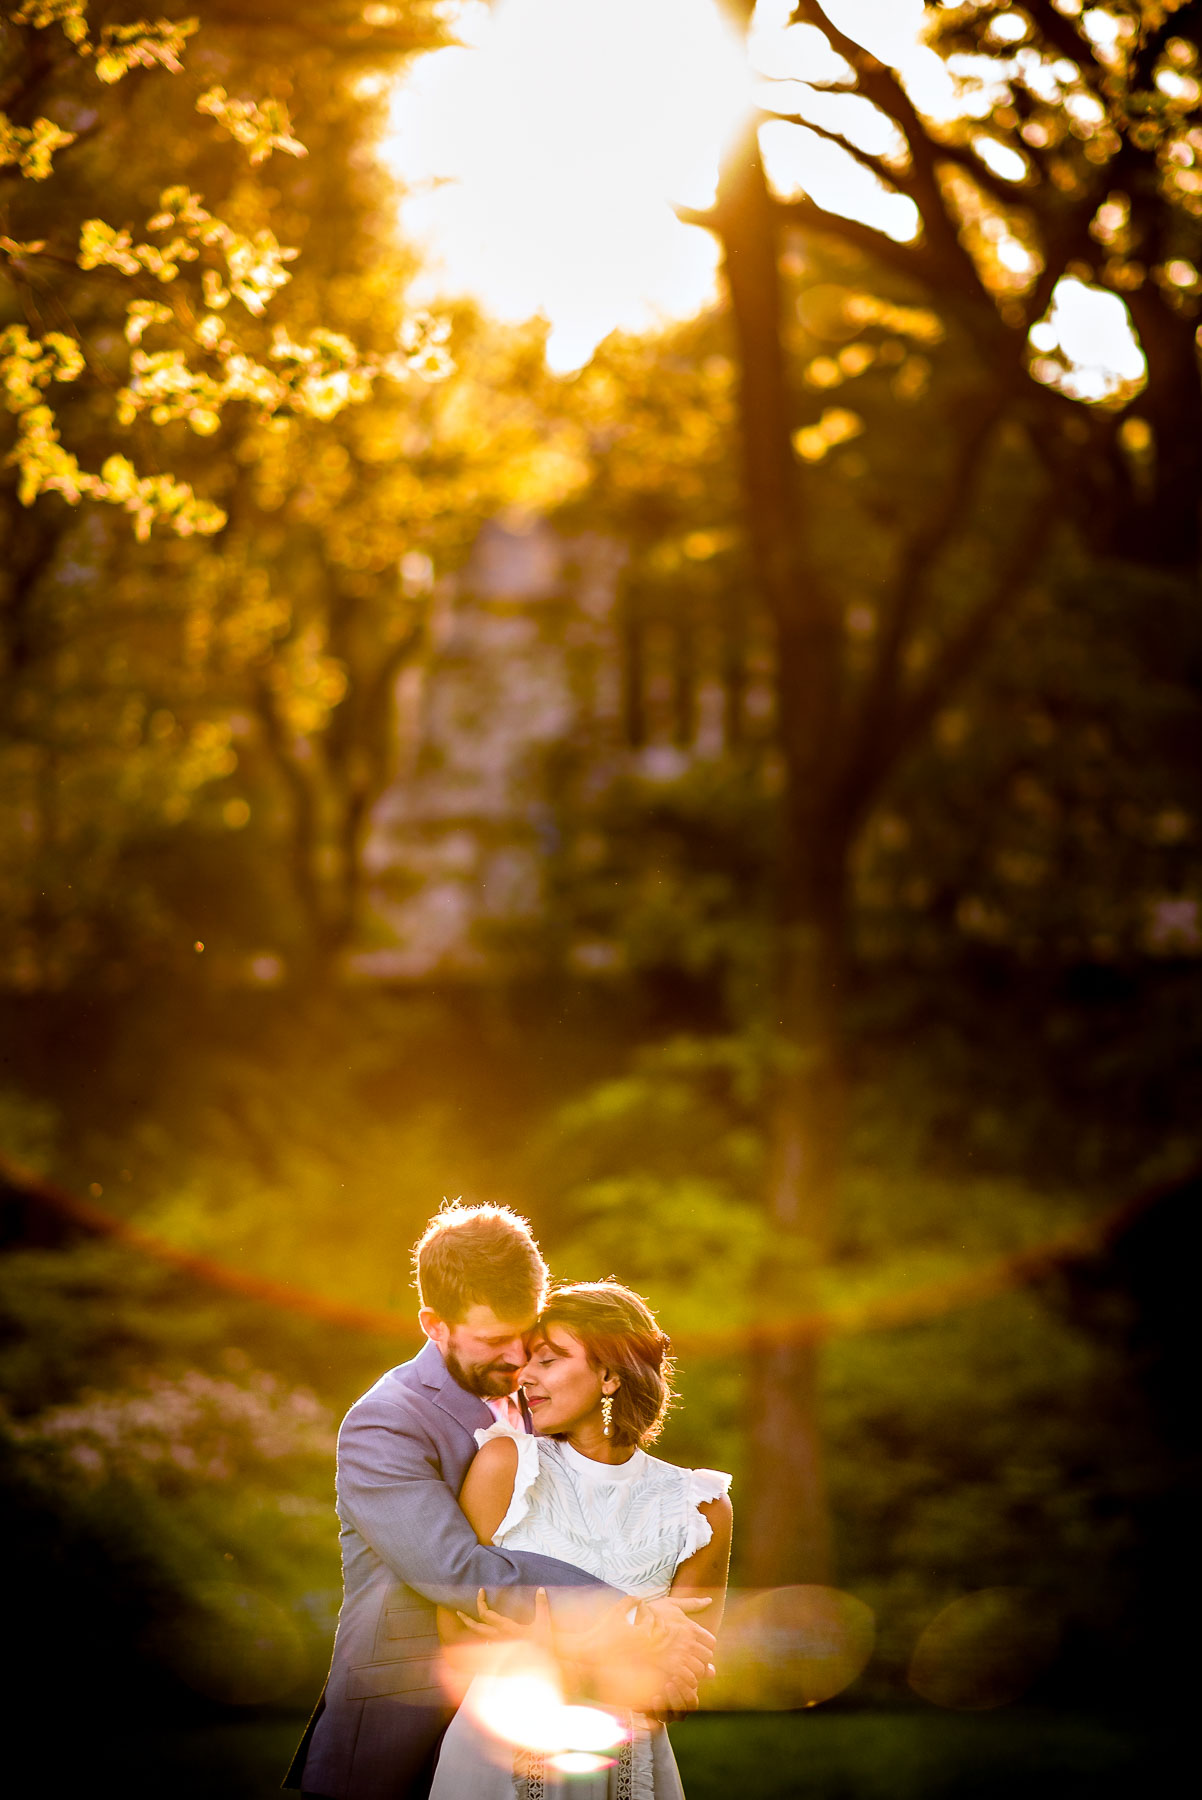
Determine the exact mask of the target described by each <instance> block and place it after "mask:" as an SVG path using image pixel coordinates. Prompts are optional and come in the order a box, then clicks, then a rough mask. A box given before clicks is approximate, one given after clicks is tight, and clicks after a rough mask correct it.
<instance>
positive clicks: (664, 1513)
mask: <svg viewBox="0 0 1202 1800" xmlns="http://www.w3.org/2000/svg"><path fill="white" fill-rule="evenodd" d="M414 1262H415V1267H416V1275H417V1289H418V1295H419V1299H420V1304H421V1311H420V1313H419V1315H418V1317H419V1320H420V1323H421V1327H422V1330H423V1331H424V1332H425V1335H426V1338H427V1340H428V1341H427V1343H426V1344H425V1346H424V1348H423V1349H422V1351H421V1352H420V1354H419V1355H417V1356H416V1357H414V1359H413V1361H412V1362H408V1363H404V1364H402V1366H401V1367H400V1368H397V1369H392V1370H390V1371H389V1373H388V1374H386V1375H383V1376H381V1378H380V1380H379V1381H377V1382H376V1384H375V1386H374V1387H373V1388H371V1389H370V1390H369V1392H368V1393H366V1394H365V1395H364V1396H363V1398H362V1399H361V1400H358V1401H356V1403H355V1405H354V1406H352V1408H351V1410H350V1412H349V1413H348V1414H347V1416H346V1419H345V1420H344V1422H343V1425H342V1430H341V1432H340V1434H339V1439H338V1516H339V1519H340V1521H341V1526H342V1561H343V1581H344V1597H343V1603H342V1610H341V1613H340V1615H339V1619H338V1634H337V1637H336V1639H335V1642H334V1657H333V1663H332V1665H331V1668H330V1674H329V1679H328V1681H327V1683H326V1689H325V1693H324V1695H323V1696H322V1699H321V1702H320V1704H319V1706H318V1709H317V1712H316V1713H315V1715H314V1718H313V1721H312V1723H311V1724H310V1727H309V1730H308V1731H307V1733H306V1735H305V1739H304V1741H303V1743H302V1744H301V1746H300V1749H299V1750H298V1751H297V1754H296V1757H295V1759H294V1761H293V1765H292V1768H291V1770H290V1771H289V1774H288V1777H287V1781H286V1783H285V1785H286V1786H289V1787H299V1788H300V1789H301V1790H302V1792H303V1793H304V1794H306V1795H310V1796H318V1797H326V1800H402V1796H404V1797H406V1800H407V1797H409V1796H414V1797H415V1800H426V1797H427V1796H428V1797H429V1800H515V1797H516V1800H538V1797H540V1796H543V1795H547V1796H550V1795H552V1794H556V1793H560V1792H562V1793H565V1794H566V1793H567V1791H568V1790H569V1788H570V1789H571V1791H572V1793H573V1794H574V1795H577V1796H578V1797H579V1800H586V1797H587V1800H616V1797H617V1796H627V1795H629V1796H633V1797H634V1800H680V1797H681V1792H682V1790H681V1786H680V1778H679V1775H678V1774H677V1770H676V1763H675V1760H674V1758H673V1755H672V1750H671V1746H670V1745H669V1742H668V1737H667V1733H666V1731H665V1730H664V1727H663V1724H662V1722H660V1721H661V1717H662V1715H664V1714H668V1715H671V1714H674V1713H679V1712H684V1711H688V1710H689V1709H690V1708H692V1707H694V1706H696V1704H697V1692H698V1684H699V1682H700V1681H701V1680H703V1679H704V1677H705V1676H706V1674H707V1673H709V1672H710V1670H711V1668H712V1655H713V1649H714V1636H713V1631H711V1630H710V1629H707V1627H710V1626H712V1627H713V1630H715V1631H716V1629H717V1618H718V1615H719V1614H720V1612H721V1606H722V1600H723V1596H724V1594H725V1589H726V1570H727V1564H728V1561H729V1556H730V1537H731V1508H730V1501H729V1500H728V1498H727V1489H728V1487H729V1486H730V1477H729V1476H728V1475H720V1474H717V1473H715V1472H714V1471H713V1470H709V1469H681V1468H677V1467H676V1466H675V1465H674V1464H672V1463H667V1462H661V1461H660V1460H659V1459H658V1458H656V1457H653V1456H649V1455H648V1454H647V1451H646V1450H645V1449H644V1447H643V1446H644V1445H645V1444H647V1443H649V1442H651V1441H652V1440H653V1439H654V1438H655V1436H656V1434H657V1432H658V1430H659V1427H660V1424H661V1422H662V1420H663V1416H664V1413H665V1411H666V1409H667V1406H668V1402H669V1400H670V1398H671V1388H670V1373H671V1366H670V1363H669V1360H668V1356H667V1350H668V1341H667V1339H666V1338H665V1336H664V1335H663V1333H662V1332H661V1331H660V1330H659V1327H658V1326H657V1324H656V1322H655V1319H654V1317H653V1316H652V1314H651V1312H650V1310H649V1309H648V1307H647V1306H646V1305H645V1304H644V1302H643V1301H642V1300H640V1299H639V1298H638V1296H637V1295H636V1294H632V1293H630V1292H629V1290H628V1289H626V1288H624V1287H621V1286H619V1285H618V1283H616V1282H613V1281H601V1282H592V1283H587V1284H582V1285H579V1286H574V1287H561V1288H558V1289H555V1290H553V1291H551V1292H550V1294H549V1296H548V1271H547V1267H546V1264H545V1263H544V1262H543V1259H542V1257H541V1255H540V1254H539V1251H538V1247H537V1245H536V1244H535V1242H534V1240H533V1238H532V1237H531V1235H530V1230H529V1227H528V1226H527V1225H526V1222H525V1221H524V1220H523V1219H520V1218H519V1217H518V1216H517V1215H516V1214H515V1213H512V1212H510V1211H509V1210H508V1209H507V1208H505V1207H499V1206H474V1207H464V1206H460V1205H454V1206H449V1207H444V1209H443V1210H442V1212H440V1213H439V1214H438V1215H437V1216H436V1217H435V1218H434V1219H433V1220H432V1221H431V1222H430V1225H429V1226H428V1228H427V1230H426V1231H425V1233H424V1235H423V1236H422V1238H421V1239H420V1240H419V1242H418V1244H417V1246H416V1249H415V1251H414ZM694 1615H700V1616H694ZM702 1619H704V1623H702ZM481 1640H484V1643H483V1647H481ZM524 1649H525V1650H528V1651H529V1653H530V1655H531V1656H534V1657H536V1658H537V1657H539V1656H541V1657H542V1658H543V1659H544V1663H545V1664H546V1665H547V1666H551V1663H552V1659H554V1661H553V1666H554V1668H555V1670H556V1673H557V1679H558V1681H559V1683H560V1685H561V1686H562V1688H563V1690H564V1691H565V1694H566V1698H567V1699H568V1700H573V1699H576V1698H583V1697H587V1698H588V1699H590V1700H591V1701H593V1702H594V1704H595V1706H596V1707H597V1708H601V1709H605V1710H607V1711H608V1712H609V1714H610V1716H611V1717H612V1718H614V1719H615V1720H616V1721H617V1722H618V1723H619V1724H620V1725H621V1726H624V1730H622V1732H621V1740H622V1741H621V1742H620V1744H618V1745H615V1746H613V1747H612V1748H611V1749H610V1750H609V1754H608V1756H606V1757H601V1756H594V1757H592V1758H590V1757H589V1756H587V1755H584V1754H578V1755H574V1756H571V1755H569V1756H566V1757H565V1756H559V1757H557V1756H555V1755H554V1754H552V1750H551V1748H549V1747H548V1743H547V1742H546V1741H545V1734H544V1742H543V1744H542V1746H541V1748H540V1745H539V1743H538V1742H531V1741H530V1739H532V1738H537V1737H538V1736H539V1733H538V1732H537V1730H536V1731H528V1732H525V1733H523V1729H522V1724H521V1717H520V1714H521V1709H522V1707H523V1706H526V1707H527V1708H528V1707H529V1697H530V1692H531V1688H530V1683H529V1682H528V1681H527V1682H522V1681H521V1680H512V1679H511V1681H510V1683H509V1685H508V1687H507V1686H506V1683H505V1681H504V1680H503V1679H502V1680H498V1679H497V1678H496V1673H495V1670H496V1666H497V1665H496V1664H495V1663H494V1664H493V1670H494V1672H493V1675H492V1677H491V1678H490V1676H489V1674H488V1673H487V1670H486V1668H485V1665H483V1664H479V1663H478V1664H477V1666H478V1668H480V1670H481V1672H480V1673H478V1674H477V1677H476V1680H475V1682H474V1683H473V1684H472V1686H470V1687H468V1689H467V1693H466V1698H463V1699H462V1704H460V1705H459V1706H458V1708H457V1709H456V1707H455V1704H454V1698H453V1697H452V1695H451V1692H450V1689H449V1686H448V1676H447V1670H448V1668H450V1669H454V1668H455V1667H456V1665H457V1664H458V1665H459V1667H460V1668H462V1667H463V1665H464V1664H465V1663H467V1664H468V1665H470V1664H471V1660H472V1656H473V1654H474V1655H475V1656H476V1657H477V1658H479V1657H481V1656H483V1657H485V1658H487V1657H489V1656H496V1655H500V1656H502V1658H503V1657H504V1656H506V1655H508V1656H510V1657H511V1658H512V1657H513V1656H514V1655H517V1656H518V1658H519V1661H518V1662H517V1663H514V1662H512V1661H511V1662H510V1664H509V1666H510V1667H511V1668H514V1667H526V1668H529V1667H531V1666H537V1664H535V1665H532V1664H530V1663H529V1662H527V1663H525V1664H522V1663H521V1661H520V1658H521V1655H522V1654H523V1651H524ZM468 1672H469V1674H470V1668H469V1671H468ZM466 1679H467V1677H466V1676H464V1680H466ZM544 1691H545V1690H544ZM473 1696H475V1699H474V1698H473ZM456 1697H461V1696H456ZM485 1698H487V1700H488V1705H485V1704H484V1703H483V1702H484V1699H485ZM507 1714H508V1716H507ZM571 1716H572V1717H574V1718H577V1719H578V1718H580V1717H582V1716H585V1715H583V1714H582V1713H581V1712H580V1711H579V1710H575V1711H572V1712H571ZM592 1716H593V1717H594V1718H595V1717H596V1716H598V1715H596V1714H594V1715H592ZM524 1738H525V1741H523V1739H524ZM587 1748H588V1746H587V1745H586V1746H582V1749H587ZM590 1764H592V1765H603V1766H601V1767H599V1768H597V1767H594V1768H593V1770H592V1772H588V1766H589V1765H590Z"/></svg>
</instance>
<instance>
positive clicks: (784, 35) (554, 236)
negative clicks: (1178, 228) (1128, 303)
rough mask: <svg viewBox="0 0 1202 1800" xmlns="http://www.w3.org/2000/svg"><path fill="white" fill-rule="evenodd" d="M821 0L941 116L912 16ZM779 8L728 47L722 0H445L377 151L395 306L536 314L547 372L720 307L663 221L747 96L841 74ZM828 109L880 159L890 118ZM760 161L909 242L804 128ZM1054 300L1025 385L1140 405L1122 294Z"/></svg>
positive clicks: (696, 244)
mask: <svg viewBox="0 0 1202 1800" xmlns="http://www.w3.org/2000/svg"><path fill="white" fill-rule="evenodd" d="M827 6H828V11H829V13H830V16H831V18H832V19H833V20H834V21H835V22H836V23H837V24H839V25H840V26H841V27H843V28H844V29H845V30H846V31H848V32H849V34H850V35H852V36H854V37H855V38H857V39H858V40H859V42H861V43H862V44H864V45H866V46H867V47H868V48H869V49H871V50H872V51H873V52H874V54H876V55H878V56H880V57H881V58H882V59H884V60H885V61H887V62H889V63H891V64H892V66H893V67H895V68H896V69H898V70H899V71H900V72H901V74H902V78H903V80H904V82H905V84H906V87H907V89H908V90H909V92H910V93H911V95H912V96H913V98H914V99H915V101H916V103H917V104H918V105H919V106H920V107H921V108H922V110H923V111H924V112H925V113H927V114H928V115H930V116H933V117H952V116H953V115H954V114H955V112H956V110H957V108H958V107H959V105H960V104H961V102H960V98H959V95H958V91H957V89H956V85H955V83H954V81H953V80H952V79H951V77H950V75H949V73H948V70H947V67H946V66H945V64H944V63H943V62H942V60H941V59H940V58H939V57H938V56H937V55H936V53H935V52H934V50H932V49H931V48H930V47H929V46H928V45H926V44H925V43H924V42H923V20H924V6H923V0H827ZM792 11H793V5H792V0H758V4H757V6H756V8H755V12H754V17H753V20H752V26H751V31H750V33H749V36H748V39H747V41H746V42H742V41H740V39H739V38H738V36H737V35H736V34H735V32H734V30H733V28H732V26H731V25H730V23H729V21H728V19H727V18H726V17H725V16H724V13H723V10H722V8H721V6H720V5H719V3H718V0H494V4H492V5H488V4H486V3H485V0H458V3H457V4H454V5H453V7H452V8H451V23H452V28H453V30H454V32H455V35H456V37H457V38H458V39H459V43H458V44H457V45H456V46H455V47H451V48H448V49H444V50H437V51H433V52H431V53H430V54H428V55H426V56H423V57H419V58H418V59H417V61H416V62H415V64H414V65H413V67H412V69H411V70H410V72H409V73H408V75H407V76H406V77H404V78H403V80H402V81H401V83H400V84H399V85H398V87H397V88H396V90H395V92H394V95H393V100H392V105H391V109H390V124H389V127H388V130H387V132H386V134H385V137H384V139H383V141H382V144H381V154H382V156H383V158H384V160H385V162H386V163H387V165H388V166H389V167H390V168H391V169H392V170H393V171H394V172H395V173H396V174H397V176H398V177H399V178H400V181H401V183H402V186H403V188H404V190H405V198H404V200H403V201H402V205H401V224H402V229H403V231H404V233H405V236H406V237H407V238H408V240H409V241H410V242H412V243H414V244H416V245H417V246H419V247H420V249H421V251H422V255H423V272H422V274H421V275H420V276H419V278H418V282H417V283H416V284H415V286H414V288H413V289H412V291H411V294H410V298H411V300H413V301H414V302H415V303H417V304H426V303H430V302H437V301H438V300H440V299H443V298H445V297H447V296H453V295H457V294H470V295H472V296H473V297H474V298H475V299H476V300H477V301H478V302H479V303H480V304H481V305H482V306H483V307H484V309H485V310H486V311H488V312H490V313H491V314H492V315H493V316H494V317H496V318H499V319H502V320H510V321H521V320H525V319H529V318H533V317H541V318H543V319H545V320H546V322H547V325H548V327H549V331H548V338H547V345H546V359H547V363H548V366H549V367H550V368H551V369H552V370H554V371H556V372H557V373H560V374H570V373H571V372H572V371H573V370H575V369H578V368H580V367H581V366H582V365H583V364H584V363H586V362H587V361H588V360H589V358H590V357H591V355H592V353H593V351H594V350H595V348H596V347H597V345H598V344H599V343H600V342H601V340H602V339H603V338H604V337H606V336H607V335H608V334H609V333H610V332H611V331H613V330H615V329H624V330H628V331H643V330H647V329H650V328H654V327H655V326H657V325H660V324H662V323H664V322H666V321H668V320H671V319H680V318H688V317H691V316H692V315H693V314H695V313H696V312H698V311H699V310H700V309H701V308H702V307H703V306H705V305H707V304H708V303H709V302H710V301H711V300H712V299H713V298H714V295H715V291H716V286H717V273H718V246H717V242H716V240H715V238H714V237H713V236H712V234H711V233H709V232H707V231H704V230H701V229H698V228H697V227H696V226H694V225H686V224H683V223H682V221H681V219H680V218H679V216H678V214H677V211H676V208H677V207H679V206H683V207H687V208H690V209H693V210H703V209H704V208H706V207H707V206H708V205H709V204H710V203H711V202H712V201H713V199H714V196H715V192H716V188H717V182H718V173H719V167H720V163H721V160H722V157H723V155H724V153H725V151H726V150H727V148H728V146H729V144H730V142H731V139H732V137H733V135H734V134H735V133H736V132H738V131H740V130H745V129H746V128H747V126H748V124H749V122H750V119H751V117H752V116H753V112H754V109H755V107H756V104H757V102H763V101H764V99H765V98H766V97H767V96H768V95H771V104H772V105H773V107H774V108H778V109H781V110H785V111H789V110H791V107H790V106H789V105H788V104H787V101H788V95H789V92H790V90H793V91H794V92H796V93H798V94H799V95H801V96H803V97H804V96H806V95H808V97H809V102H810V104H813V102H814V96H815V94H816V92H817V91H818V90H819V89H822V88H823V87H824V86H828V84H831V83H833V84H834V86H835V88H836V89H837V88H838V86H839V85H840V84H841V82H842V81H843V79H844V78H845V77H846V78H850V75H851V71H850V70H849V69H847V67H846V65H845V64H843V63H842V61H841V59H840V58H839V57H838V56H836V55H835V54H834V53H833V52H832V50H831V48H830V45H829V44H828V43H827V41H826V40H825V38H823V36H822V34H821V33H820V32H819V31H817V30H815V29H814V28H813V27H812V26H809V25H793V24H791V22H790V21H791V16H792ZM819 97H820V98H821V96H819ZM829 97H830V96H829V89H828V98H829ZM782 102H785V104H782ZM795 104H797V105H799V108H800V110H802V111H803V112H804V104H803V103H802V101H801V100H799V101H797V102H795ZM836 104H839V105H841V106H842V107H843V109H844V110H843V112H842V113H841V114H840V119H839V126H840V129H843V130H846V131H847V132H848V134H849V136H851V137H853V139H855V140H856V141H857V142H862V144H863V147H864V148H865V149H868V150H885V151H887V150H888V149H889V141H888V140H889V134H890V131H891V126H890V124H889V121H887V120H886V119H885V118H884V116H883V115H882V114H880V113H878V112H876V110H875V108H873V107H872V106H871V105H870V104H869V103H868V102H867V101H865V100H862V99H859V98H858V97H850V96H848V97H845V98H844V99H842V100H841V101H839V100H836ZM882 133H884V136H883V137H882V135H881V134H882ZM760 147H761V151H762V154H763V157H764V165H765V169H766V172H767V175H768V179H769V182H770V184H771V186H772V187H773V189H774V190H775V191H776V192H777V193H778V194H780V195H781V196H782V197H788V196H791V195H793V194H800V193H805V194H808V195H809V196H810V198H811V199H812V200H814V201H815V202H816V203H817V204H818V205H819V206H820V207H822V208H824V209H825V210H827V211H829V212H832V213H838V214H843V215H845V216H846V217H849V218H853V219H858V220H861V221H863V222H864V223H865V224H869V225H871V226H873V227H874V228H875V229H876V230H878V231H880V232H882V233H883V234H884V235H885V236H887V237H891V238H894V239H897V240H901V241H906V240H909V239H913V238H914V237H916V236H917V235H918V233H919V232H920V230H921V221H920V219H919V216H918V210H917V208H916V207H915V205H914V203H913V201H912V200H910V199H909V198H908V197H907V196H905V195H904V194H901V193H898V192H897V191H896V190H891V189H890V188H889V187H887V186H886V185H885V184H883V183H882V182H881V181H880V180H878V179H877V177H876V176H875V175H874V174H873V173H872V172H871V171H869V170H866V169H865V168H864V167H863V166H862V165H861V164H860V163H857V162H856V161H855V159H854V158H853V157H851V156H850V155H849V154H848V153H847V152H846V151H845V150H843V149H841V148H840V147H839V146H837V145H834V144H832V143H830V142H827V141H824V140H822V139H821V138H820V137H818V136H817V135H816V134H815V133H814V132H812V131H809V130H807V129H806V128H805V127H804V126H800V125H795V124H789V123H784V122H768V123H767V124H764V125H762V126H761V128H760ZM998 172H999V173H1001V174H1002V176H1003V179H1006V178H1007V176H1006V171H1005V170H1004V169H1000V170H999V171H998ZM1009 248H1011V249H1012V250H1013V252H1014V254H1016V255H1021V256H1023V257H1024V258H1025V254H1026V253H1025V252H1023V251H1022V250H1021V247H1020V246H1018V245H1017V243H1015V244H1013V245H1011V246H1009ZM1055 298H1056V304H1055V307H1054V308H1053V311H1052V314H1051V315H1050V316H1049V318H1047V319H1045V320H1043V321H1041V322H1040V323H1039V324H1038V325H1037V326H1036V327H1035V329H1034V330H1033V332H1032V351H1033V353H1036V352H1038V354H1039V356H1040V357H1041V358H1042V361H1041V362H1040V363H1039V364H1037V366H1036V368H1035V373H1036V377H1037V379H1047V380H1048V381H1050V382H1052V383H1053V385H1059V386H1062V387H1063V389H1064V391H1065V392H1066V393H1069V394H1071V395H1072V396H1073V397H1074V398H1078V399H1080V400H1083V401H1086V402H1092V403H1096V402H1097V401H1099V400H1102V401H1105V400H1107V399H1109V398H1111V397H1112V396H1113V395H1114V394H1115V393H1117V392H1120V391H1121V392H1123V393H1125V392H1127V391H1128V390H1130V391H1137V390H1138V387H1139V386H1140V385H1142V379H1143V376H1142V373H1141V371H1142V363H1143V359H1142V354H1141V352H1140V350H1139V347H1138V344H1137V343H1136V340H1135V338H1134V335H1133V332H1132V328H1131V324H1130V319H1129V315H1128V314H1127V309H1126V307H1125V305H1124V304H1123V302H1122V301H1121V299H1119V298H1118V297H1117V296H1115V295H1108V294H1106V293H1103V292H1101V291H1100V290H1091V289H1086V288H1084V287H1082V285H1081V284H1080V283H1074V282H1068V281H1065V282H1061V284H1060V286H1059V288H1058V289H1057V293H1056V297H1055ZM1078 340H1080V343H1078ZM1057 346H1058V348H1056V347H1057ZM1082 346H1084V348H1082ZM1049 347H1051V348H1053V349H1056V355H1057V356H1058V357H1059V359H1060V360H1059V361H1058V362H1056V364H1055V368H1054V369H1053V362H1052V361H1051V360H1049V357H1048V351H1049ZM1045 366H1046V370H1047V371H1049V372H1048V373H1046V374H1041V373H1040V369H1041V368H1044V367H1045ZM1082 371H1084V372H1082Z"/></svg>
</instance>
